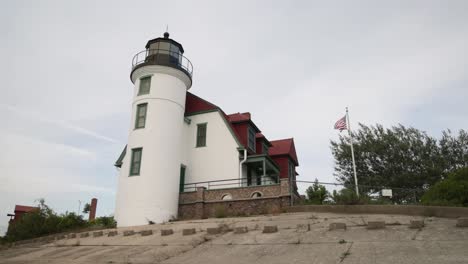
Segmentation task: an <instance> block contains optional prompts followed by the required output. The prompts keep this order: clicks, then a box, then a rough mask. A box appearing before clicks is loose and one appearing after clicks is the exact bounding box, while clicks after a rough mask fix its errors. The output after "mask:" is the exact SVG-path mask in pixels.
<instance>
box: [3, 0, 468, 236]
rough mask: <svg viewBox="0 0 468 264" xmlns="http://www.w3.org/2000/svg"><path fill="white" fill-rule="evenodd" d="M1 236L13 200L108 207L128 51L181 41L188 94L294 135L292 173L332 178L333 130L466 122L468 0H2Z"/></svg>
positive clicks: (124, 133)
mask: <svg viewBox="0 0 468 264" xmlns="http://www.w3.org/2000/svg"><path fill="white" fill-rule="evenodd" d="M1 3H2V8H1V9H0V36H1V41H0V58H1V60H0V78H1V80H2V82H1V84H0V91H1V95H0V121H1V122H0V149H1V150H2V151H1V154H0V169H1V173H0V234H1V233H2V232H3V231H5V228H6V226H7V222H8V219H9V218H8V217H7V216H6V215H7V213H12V212H13V209H14V206H15V204H23V205H34V204H36V202H35V200H37V199H39V198H44V199H45V200H46V203H47V204H49V205H50V206H51V207H52V208H53V209H54V210H56V211H57V212H60V213H62V212H65V211H75V212H76V211H77V210H78V208H79V201H81V202H82V204H81V208H82V206H83V203H85V202H89V201H90V200H91V198H93V197H96V198H98V199H99V202H98V212H97V214H98V215H109V214H112V213H113V211H114V207H115V193H116V188H117V175H118V171H117V170H116V168H115V167H114V166H113V163H114V162H115V160H116V159H117V158H118V156H119V154H120V152H121V151H122V149H123V147H124V146H125V144H126V141H127V138H128V131H129V128H130V111H131V100H132V88H133V85H132V83H131V81H130V78H129V75H130V68H131V60H132V57H133V56H134V55H135V54H136V53H137V52H139V51H141V50H144V46H145V44H146V42H147V41H148V40H149V39H152V38H155V37H160V36H162V34H163V32H164V31H165V30H166V25H168V27H169V32H170V34H171V38H173V39H175V40H176V41H178V42H180V43H182V45H183V46H184V50H185V54H184V55H185V56H186V57H187V58H189V59H190V60H191V62H192V63H193V66H194V76H193V86H192V88H191V89H190V91H191V92H192V93H194V94H196V95H199V96H200V97H202V98H204V99H206V100H208V101H210V102H212V103H214V104H216V105H218V106H220V107H221V108H222V109H223V110H224V111H225V112H226V113H234V112H250V113H251V114H252V118H253V121H254V122H255V123H256V125H257V126H258V127H259V128H260V129H261V130H262V132H263V133H264V134H265V135H266V136H267V138H268V139H270V140H275V139H280V138H289V137H294V140H295V143H296V149H297V153H298V156H299V163H300V166H299V168H298V172H299V174H300V176H299V177H298V179H301V180H310V181H312V180H314V179H316V178H317V179H318V180H319V181H324V182H335V181H336V180H335V179H334V176H333V165H334V161H333V157H332V155H331V151H330V140H336V139H337V138H338V134H339V133H338V132H337V131H336V130H333V124H334V123H335V121H337V120H338V119H339V118H341V117H342V116H343V115H344V114H345V107H346V106H348V107H349V111H350V119H351V127H352V128H353V127H356V126H357V124H358V123H359V122H360V123H364V124H367V125H373V124H376V123H380V124H383V125H384V126H386V127H389V126H392V125H397V124H399V123H401V124H404V125H407V126H413V127H416V128H418V129H421V130H424V131H427V133H428V134H429V135H431V136H434V137H439V136H440V135H441V131H442V130H445V129H451V130H453V131H457V130H459V129H467V124H468V107H466V98H468V89H467V88H468V87H467V84H468V52H467V50H468V49H467V47H468V16H467V15H466V14H467V11H468V2H467V1H407V0H405V1H202V0H200V1H198V0H197V1H115V0H113V1H1Z"/></svg>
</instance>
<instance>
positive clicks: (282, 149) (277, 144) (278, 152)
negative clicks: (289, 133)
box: [268, 138, 299, 166]
mask: <svg viewBox="0 0 468 264" xmlns="http://www.w3.org/2000/svg"><path fill="white" fill-rule="evenodd" d="M270 143H271V144H272V145H273V146H272V147H271V148H270V149H269V150H268V154H269V155H270V156H272V157H273V156H286V155H287V156H289V157H290V158H291V159H292V160H293V162H294V164H295V165H296V166H299V162H298V161H297V155H296V147H295V146H294V139H293V138H287V139H280V140H273V141H270Z"/></svg>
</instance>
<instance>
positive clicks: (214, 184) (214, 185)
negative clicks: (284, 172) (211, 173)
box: [181, 176, 279, 192]
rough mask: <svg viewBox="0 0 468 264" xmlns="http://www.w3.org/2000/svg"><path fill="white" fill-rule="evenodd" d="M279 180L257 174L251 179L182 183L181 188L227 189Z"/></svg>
mask: <svg viewBox="0 0 468 264" xmlns="http://www.w3.org/2000/svg"><path fill="white" fill-rule="evenodd" d="M278 183H279V180H278V177H277V176H258V177H255V178H254V177H253V178H252V179H248V178H237V179H225V180H216V181H203V182H192V183H185V184H183V188H182V187H181V190H183V192H191V191H196V190H197V188H198V187H205V188H206V189H207V190H210V189H228V188H239V187H249V186H266V185H274V184H278Z"/></svg>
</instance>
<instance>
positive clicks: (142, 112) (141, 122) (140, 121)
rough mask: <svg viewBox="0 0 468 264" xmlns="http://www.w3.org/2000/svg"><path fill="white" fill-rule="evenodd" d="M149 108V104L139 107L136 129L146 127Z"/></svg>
mask: <svg viewBox="0 0 468 264" xmlns="http://www.w3.org/2000/svg"><path fill="white" fill-rule="evenodd" d="M147 108H148V104H147V103H144V104H139V105H137V110H136V117H135V129H137V128H144V127H145V123H146V109H147Z"/></svg>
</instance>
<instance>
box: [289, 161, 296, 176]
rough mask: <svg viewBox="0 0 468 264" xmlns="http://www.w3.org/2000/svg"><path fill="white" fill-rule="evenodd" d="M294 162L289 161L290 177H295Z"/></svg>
mask: <svg viewBox="0 0 468 264" xmlns="http://www.w3.org/2000/svg"><path fill="white" fill-rule="evenodd" d="M294 167H295V166H294V163H292V161H289V173H288V174H289V177H291V179H294V176H295V175H294V174H295V173H294Z"/></svg>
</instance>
